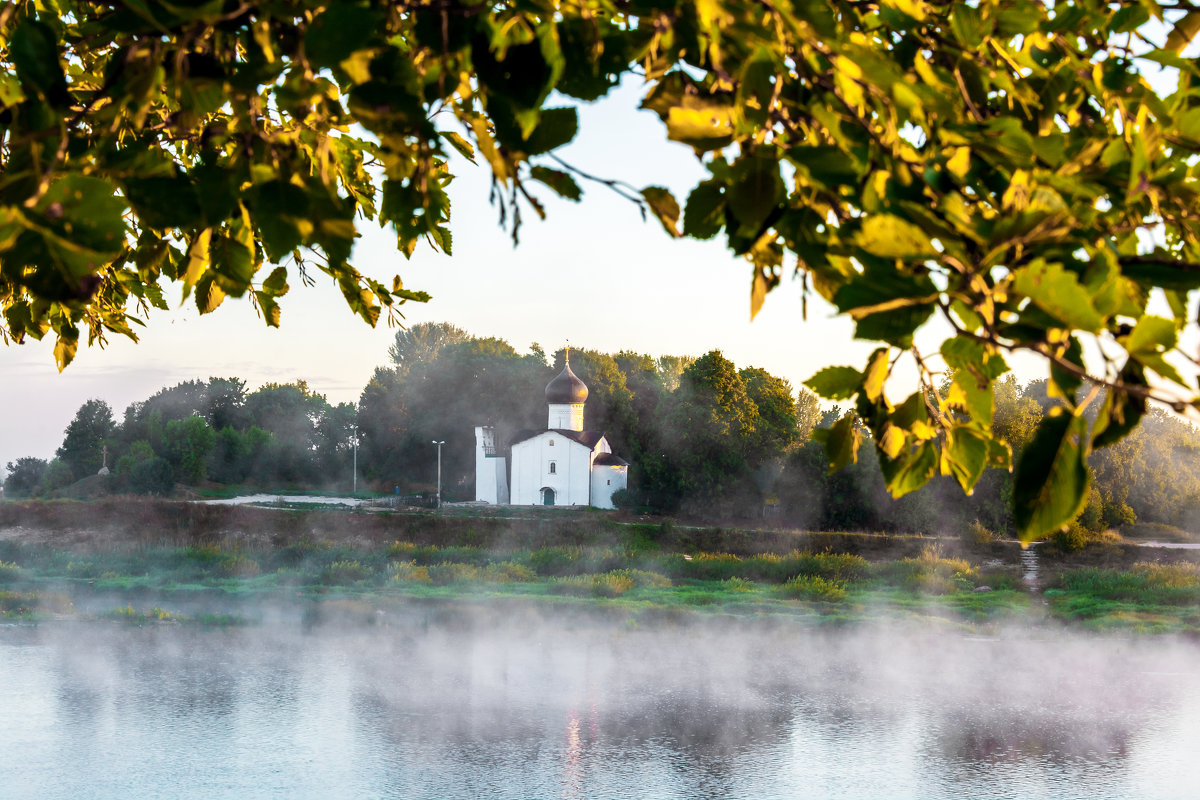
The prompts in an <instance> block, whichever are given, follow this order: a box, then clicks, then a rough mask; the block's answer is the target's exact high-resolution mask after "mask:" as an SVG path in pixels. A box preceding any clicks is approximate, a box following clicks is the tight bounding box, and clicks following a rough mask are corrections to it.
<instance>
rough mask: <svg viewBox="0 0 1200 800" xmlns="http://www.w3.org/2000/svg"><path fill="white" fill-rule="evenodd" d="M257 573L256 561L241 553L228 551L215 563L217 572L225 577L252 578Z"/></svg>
mask: <svg viewBox="0 0 1200 800" xmlns="http://www.w3.org/2000/svg"><path fill="white" fill-rule="evenodd" d="M258 573H259V566H258V562H257V561H255V560H254V559H252V558H250V557H249V556H245V555H242V554H241V553H230V554H228V555H227V556H226V557H225V558H223V559H221V560H220V561H219V562H218V563H217V574H218V575H221V576H223V577H226V578H253V577H254V576H255V575H257V574H258Z"/></svg>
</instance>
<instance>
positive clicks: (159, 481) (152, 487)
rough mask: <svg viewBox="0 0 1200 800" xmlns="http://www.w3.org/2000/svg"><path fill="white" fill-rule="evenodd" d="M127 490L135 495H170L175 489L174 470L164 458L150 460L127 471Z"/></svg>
mask: <svg viewBox="0 0 1200 800" xmlns="http://www.w3.org/2000/svg"><path fill="white" fill-rule="evenodd" d="M129 488H130V489H132V490H133V491H134V492H136V493H137V494H157V495H165V494H170V493H171V490H172V489H174V488H175V469H174V468H173V467H172V466H171V462H170V461H167V460H166V459H165V458H151V459H148V460H146V461H142V462H139V463H137V464H134V465H133V468H132V469H130V470H129Z"/></svg>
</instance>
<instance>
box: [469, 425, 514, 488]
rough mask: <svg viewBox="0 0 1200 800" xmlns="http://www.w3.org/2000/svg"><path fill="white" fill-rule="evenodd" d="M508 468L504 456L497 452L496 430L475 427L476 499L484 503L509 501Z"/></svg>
mask: <svg viewBox="0 0 1200 800" xmlns="http://www.w3.org/2000/svg"><path fill="white" fill-rule="evenodd" d="M508 497H509V496H508V468H507V467H506V465H505V463H504V456H501V455H497V454H496V431H495V429H494V428H491V427H483V426H478V427H476V428H475V499H476V500H477V501H480V502H484V503H492V504H493V505H495V504H505V503H508Z"/></svg>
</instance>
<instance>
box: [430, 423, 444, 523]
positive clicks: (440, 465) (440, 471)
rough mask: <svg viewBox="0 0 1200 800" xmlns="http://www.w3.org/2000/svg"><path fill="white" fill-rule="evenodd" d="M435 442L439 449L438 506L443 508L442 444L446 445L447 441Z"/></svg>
mask: <svg viewBox="0 0 1200 800" xmlns="http://www.w3.org/2000/svg"><path fill="white" fill-rule="evenodd" d="M433 444H436V445H437V449H438V484H437V486H438V488H437V507H438V508H441V507H442V445H444V444H445V442H444V441H442V442H439V441H437V440H434V441H433Z"/></svg>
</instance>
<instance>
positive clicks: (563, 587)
mask: <svg viewBox="0 0 1200 800" xmlns="http://www.w3.org/2000/svg"><path fill="white" fill-rule="evenodd" d="M635 585H637V582H636V581H635V580H634V578H633V577H632V576H631V575H629V574H628V573H627V571H625V570H618V571H614V572H607V573H603V574H600V575H594V574H593V575H571V576H568V577H564V578H554V579H553V580H552V582H551V584H550V591H551V593H553V594H570V595H576V596H581V597H620V596H621V595H623V594H625V592H627V591H629V590H630V589H632V588H633V587H634V586H635Z"/></svg>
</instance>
